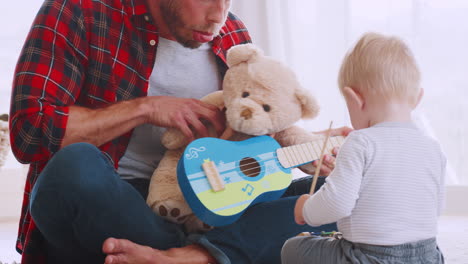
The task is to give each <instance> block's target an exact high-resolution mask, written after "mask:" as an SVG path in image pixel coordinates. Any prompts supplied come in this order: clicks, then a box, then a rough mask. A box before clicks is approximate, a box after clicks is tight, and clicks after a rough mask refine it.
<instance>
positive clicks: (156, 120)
mask: <svg viewBox="0 0 468 264" xmlns="http://www.w3.org/2000/svg"><path fill="white" fill-rule="evenodd" d="M201 120H207V121H208V122H210V123H211V124H213V125H214V127H215V128H216V130H217V131H218V133H221V132H222V130H223V129H224V115H223V114H222V113H221V112H220V111H219V109H218V108H217V107H216V106H213V105H210V104H206V103H203V102H201V101H199V100H195V99H186V98H176V97H166V96H149V97H142V98H137V99H134V100H129V101H123V102H119V103H116V104H113V105H110V106H108V107H105V108H101V109H88V108H84V107H79V106H71V107H69V117H68V122H67V125H66V130H65V136H64V137H63V141H62V145H61V147H64V146H67V145H70V144H73V143H77V142H88V143H91V144H93V145H95V146H100V145H102V144H104V143H106V142H108V141H110V140H112V139H114V138H116V137H118V136H121V135H122V134H124V133H126V132H128V131H130V130H131V129H133V128H134V127H136V126H138V125H141V124H143V123H150V124H153V125H156V126H160V127H174V128H177V129H179V130H181V131H182V132H183V133H184V135H185V136H186V137H187V138H189V139H190V140H193V139H194V133H195V134H199V135H201V136H207V133H208V132H207V129H206V127H205V125H204V124H203V123H202V122H201Z"/></svg>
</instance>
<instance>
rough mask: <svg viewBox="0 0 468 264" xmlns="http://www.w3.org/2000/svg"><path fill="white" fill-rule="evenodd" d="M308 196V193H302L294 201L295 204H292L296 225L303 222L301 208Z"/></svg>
mask: <svg viewBox="0 0 468 264" xmlns="http://www.w3.org/2000/svg"><path fill="white" fill-rule="evenodd" d="M309 198H310V195H308V194H303V195H301V196H300V197H299V198H298V199H297V201H296V206H294V220H295V221H296V224H298V225H304V224H305V220H304V215H303V214H302V209H303V208H304V204H305V202H306V201H307V199H309Z"/></svg>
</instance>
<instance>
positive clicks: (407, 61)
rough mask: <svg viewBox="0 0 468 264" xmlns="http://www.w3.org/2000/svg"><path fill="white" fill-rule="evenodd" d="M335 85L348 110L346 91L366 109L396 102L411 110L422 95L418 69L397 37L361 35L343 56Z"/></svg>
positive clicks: (411, 56)
mask: <svg viewBox="0 0 468 264" xmlns="http://www.w3.org/2000/svg"><path fill="white" fill-rule="evenodd" d="M338 84H339V88H340V91H341V93H342V94H343V95H344V96H345V99H346V101H347V104H348V108H349V107H350V105H349V101H348V99H349V98H348V97H349V92H351V93H355V95H351V96H357V97H359V98H356V99H362V100H365V102H366V104H367V105H368V106H375V107H384V106H385V105H386V104H394V103H396V104H400V105H407V106H408V108H409V109H411V110H412V109H414V108H415V107H416V105H417V104H418V102H419V100H420V97H421V95H422V90H421V87H420V73H419V69H418V67H417V65H416V61H415V59H414V57H413V55H412V53H411V51H410V50H409V48H408V46H406V44H405V43H404V42H403V41H402V40H400V39H399V38H396V37H388V36H384V35H381V34H377V33H366V34H364V35H363V36H362V37H361V38H360V39H359V41H358V42H357V43H356V45H355V46H354V48H352V49H351V50H350V52H348V54H346V56H345V58H344V60H343V63H342V65H341V69H340V73H339V77H338ZM349 110H350V114H351V118H352V119H353V116H352V115H353V113H352V111H351V110H352V109H349ZM373 110H378V109H373ZM353 125H354V124H353Z"/></svg>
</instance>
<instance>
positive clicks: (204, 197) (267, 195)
mask: <svg viewBox="0 0 468 264" xmlns="http://www.w3.org/2000/svg"><path fill="white" fill-rule="evenodd" d="M343 140H344V138H343V137H332V138H330V140H329V143H330V144H329V145H330V147H328V148H327V154H329V153H330V152H331V149H332V148H333V147H335V146H339V145H341V144H342V142H343ZM322 144H323V140H317V141H313V142H309V143H305V144H299V145H295V146H289V147H285V148H281V146H280V145H279V143H278V142H277V141H276V140H274V139H273V138H272V137H269V136H258V137H253V138H250V139H247V140H244V141H227V140H222V139H218V138H200V139H197V140H194V141H192V142H191V143H190V144H189V145H188V146H187V148H186V149H185V152H184V155H182V157H181V159H180V160H179V163H178V164H177V178H178V181H179V185H180V188H181V190H182V193H183V194H184V197H185V200H186V201H187V202H188V204H189V205H190V207H191V208H192V211H193V212H194V213H195V215H196V216H197V217H198V218H200V219H201V220H202V221H203V222H205V223H207V224H209V225H211V226H223V225H227V224H230V223H232V222H234V221H236V220H237V219H238V218H239V217H240V216H241V215H242V213H243V212H244V211H245V210H246V209H247V208H248V207H249V206H251V205H253V204H256V203H259V202H262V201H271V200H275V199H278V198H279V197H281V195H282V194H283V193H284V191H285V190H286V188H287V187H288V186H289V185H290V183H291V181H292V174H291V169H292V168H294V167H297V166H300V165H302V164H305V163H307V162H310V161H313V160H316V159H318V158H319V157H320V151H321V148H322ZM194 150H202V151H196V154H195V155H194Z"/></svg>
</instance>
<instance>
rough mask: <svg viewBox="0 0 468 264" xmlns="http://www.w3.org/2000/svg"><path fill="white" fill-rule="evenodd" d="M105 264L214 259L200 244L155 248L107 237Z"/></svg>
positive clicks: (182, 263) (202, 263) (185, 263)
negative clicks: (165, 248)
mask: <svg viewBox="0 0 468 264" xmlns="http://www.w3.org/2000/svg"><path fill="white" fill-rule="evenodd" d="M102 251H103V252H104V254H107V257H106V261H105V264H189V263H190V264H196V263H200V264H207V263H213V264H214V263H216V260H215V259H214V258H213V257H212V256H211V255H210V254H209V253H208V251H206V249H204V248H203V247H201V246H198V245H189V246H186V247H183V248H172V249H169V250H157V249H154V248H151V247H147V246H142V245H138V244H135V243H133V242H131V241H129V240H126V239H115V238H108V239H106V241H104V244H103V245H102Z"/></svg>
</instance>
